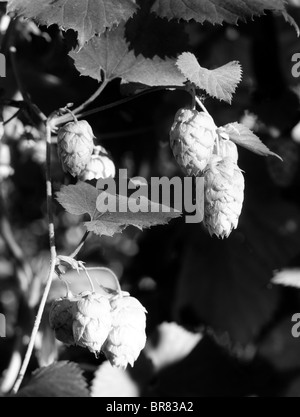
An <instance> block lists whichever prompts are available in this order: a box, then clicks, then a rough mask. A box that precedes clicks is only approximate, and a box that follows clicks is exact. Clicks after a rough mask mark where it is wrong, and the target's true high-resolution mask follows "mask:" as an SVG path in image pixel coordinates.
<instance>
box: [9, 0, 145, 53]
mask: <svg viewBox="0 0 300 417" xmlns="http://www.w3.org/2000/svg"><path fill="white" fill-rule="evenodd" d="M136 10H137V5H136V2H135V0H80V1H76V2H74V0H56V1H54V2H47V1H41V0H9V1H8V11H9V12H16V13H17V14H18V15H20V16H25V17H27V18H30V19H36V20H37V21H38V22H39V23H41V24H46V25H52V24H57V25H59V26H60V27H62V28H63V29H65V30H67V29H73V30H75V31H77V32H78V40H79V44H80V45H81V46H83V45H84V43H85V42H87V41H88V40H89V39H91V38H92V37H93V36H94V35H96V34H98V33H103V32H104V31H105V30H106V28H111V27H112V26H113V25H114V24H119V23H120V22H122V21H124V20H127V19H129V18H130V17H131V16H132V15H133V14H134V13H135V12H136Z"/></svg>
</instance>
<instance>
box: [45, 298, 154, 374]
mask: <svg viewBox="0 0 300 417" xmlns="http://www.w3.org/2000/svg"><path fill="white" fill-rule="evenodd" d="M50 326H51V328H52V329H53V330H54V331H55V336H56V338H57V339H58V340H60V341H61V342H63V343H64V344H66V345H69V346H80V347H83V348H87V349H89V350H90V352H92V353H94V354H95V355H96V357H98V356H99V354H100V352H101V351H102V352H103V353H104V354H105V356H106V358H107V359H108V360H109V361H110V363H111V365H112V366H114V367H117V368H122V369H125V368H126V367H127V366H128V364H130V365H131V366H133V364H134V362H135V361H136V360H137V358H138V357H139V355H140V352H141V351H142V349H143V348H144V347H145V344H146V332H145V329H146V310H145V308H144V307H143V306H142V304H141V303H140V302H139V301H138V300H137V299H136V298H134V297H130V295H129V294H128V293H126V292H122V293H119V294H117V295H109V294H108V295H102V294H99V293H95V292H85V293H82V294H79V295H76V296H75V295H72V294H68V296H67V297H66V298H60V299H58V300H55V301H54V302H53V304H52V307H51V311H50Z"/></svg>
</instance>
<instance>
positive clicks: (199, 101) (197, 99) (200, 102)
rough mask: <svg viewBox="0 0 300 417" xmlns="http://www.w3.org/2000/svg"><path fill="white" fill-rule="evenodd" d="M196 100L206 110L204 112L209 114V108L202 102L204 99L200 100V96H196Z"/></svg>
mask: <svg viewBox="0 0 300 417" xmlns="http://www.w3.org/2000/svg"><path fill="white" fill-rule="evenodd" d="M196 102H197V103H198V105H199V106H200V107H201V109H202V110H203V111H204V113H206V114H209V111H208V110H207V108H206V107H205V106H204V104H203V103H202V101H201V100H200V98H199V97H196Z"/></svg>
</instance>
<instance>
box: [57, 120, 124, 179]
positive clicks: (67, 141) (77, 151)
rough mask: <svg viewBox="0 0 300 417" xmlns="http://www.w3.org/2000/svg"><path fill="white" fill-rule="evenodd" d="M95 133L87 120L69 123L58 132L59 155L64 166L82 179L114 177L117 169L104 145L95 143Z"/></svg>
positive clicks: (74, 175)
mask: <svg viewBox="0 0 300 417" xmlns="http://www.w3.org/2000/svg"><path fill="white" fill-rule="evenodd" d="M94 138H95V136H94V133H93V130H92V128H91V126H90V124H89V123H88V122H87V121H86V120H81V121H77V120H74V121H73V122H70V123H67V124H66V125H64V126H63V127H62V128H61V129H60V130H59V132H58V135H57V146H58V148H57V149H58V157H59V159H60V161H61V164H62V168H63V170H64V171H65V172H69V173H70V174H71V175H72V176H73V177H77V178H78V179H79V180H81V181H91V180H94V179H96V180H98V179H99V178H110V177H111V178H114V177H115V175H116V169H115V165H114V163H113V161H112V160H111V159H110V157H109V155H108V152H107V151H106V149H105V148H104V147H103V146H95V145H94Z"/></svg>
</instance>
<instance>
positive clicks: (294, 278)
mask: <svg viewBox="0 0 300 417" xmlns="http://www.w3.org/2000/svg"><path fill="white" fill-rule="evenodd" d="M272 283H273V284H275V285H283V286H284V287H293V288H298V289H300V269H296V268H295V269H284V270H283V271H280V272H277V273H276V274H275V276H274V278H273V279H272Z"/></svg>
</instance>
